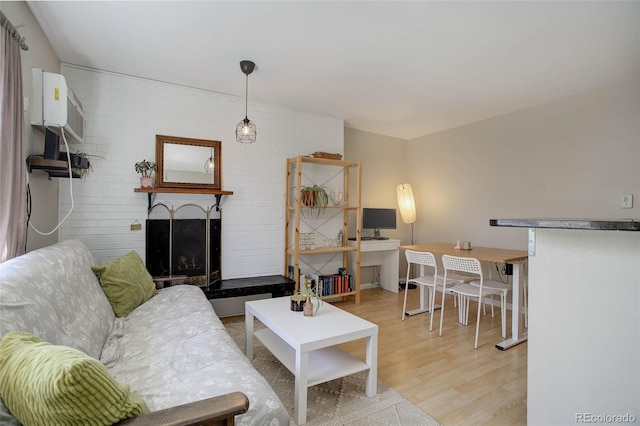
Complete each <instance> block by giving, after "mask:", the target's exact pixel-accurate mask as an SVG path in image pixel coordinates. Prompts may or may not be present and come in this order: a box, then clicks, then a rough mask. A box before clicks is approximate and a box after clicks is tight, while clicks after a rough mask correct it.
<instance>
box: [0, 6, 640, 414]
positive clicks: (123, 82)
mask: <svg viewBox="0 0 640 426" xmlns="http://www.w3.org/2000/svg"><path fill="white" fill-rule="evenodd" d="M596 3H598V2H596ZM614 3H615V2H614ZM33 6H35V7H37V4H35V5H33ZM636 6H637V5H636ZM624 7H631V13H632V14H633V13H635V17H636V21H635V22H636V23H637V13H638V9H637V7H635V6H633V3H631V4H627V6H624ZM1 8H2V11H3V13H4V14H5V15H6V16H7V17H8V18H9V19H10V20H11V21H12V22H13V23H14V24H16V25H17V24H20V23H23V24H24V26H23V27H21V28H20V29H19V31H20V33H21V34H22V35H23V36H25V37H26V39H27V43H28V44H29V51H27V52H25V53H24V54H23V55H22V67H23V80H24V87H25V96H28V95H27V93H28V88H29V87H30V83H31V82H30V78H31V77H30V76H31V73H30V70H31V68H34V67H36V68H42V69H45V70H46V71H50V72H60V73H62V74H63V75H65V77H66V78H67V81H68V83H69V85H70V86H71V87H72V88H73V90H74V92H75V93H76V94H77V95H78V96H79V97H80V98H81V100H82V102H83V105H84V107H85V111H86V113H87V117H86V135H87V141H86V142H85V144H84V145H83V147H82V149H83V150H84V151H85V152H87V153H88V154H93V155H96V156H99V157H100V158H96V159H95V160H94V161H92V167H93V172H92V173H91V174H90V175H89V176H88V177H87V178H86V179H85V180H74V181H73V190H72V192H73V203H74V204H75V207H74V209H73V212H72V213H71V216H70V217H69V219H68V220H67V221H65V222H64V223H63V224H62V225H61V227H60V229H59V231H58V232H57V233H56V232H54V233H52V234H51V235H48V236H42V235H39V234H37V233H35V232H33V231H32V230H31V229H30V230H29V233H28V240H27V249H28V251H31V250H34V249H37V248H40V247H45V246H48V245H51V244H53V243H55V242H57V241H59V240H67V239H76V238H77V239H80V240H82V241H84V242H85V243H86V244H87V245H88V246H89V247H90V248H91V250H92V252H93V254H94V256H95V257H96V259H97V260H98V262H105V261H108V260H110V259H113V258H114V257H117V256H120V255H122V254H124V253H126V252H128V251H129V250H132V249H135V250H137V251H138V252H139V253H141V254H143V253H144V251H145V239H144V232H138V231H132V230H131V227H130V225H131V224H132V223H134V222H135V221H138V222H139V223H144V220H145V219H146V215H147V198H146V196H145V195H144V194H137V193H134V192H133V190H134V188H135V187H137V186H138V182H137V175H136V173H135V170H134V163H136V162H137V161H140V160H142V159H143V158H146V159H153V158H154V156H155V135H157V134H166V135H174V136H181V137H193V138H201V139H214V140H220V141H222V170H223V178H222V188H223V189H225V190H229V191H233V195H229V196H224V197H223V198H222V202H221V206H222V211H223V228H222V246H223V257H222V271H223V278H227V279H228V278H239V277H252V276H261V275H271V274H281V273H282V272H283V271H282V264H283V262H282V253H283V252H284V241H283V232H282V231H283V229H284V216H285V215H284V212H283V209H284V204H285V202H284V197H285V191H286V188H285V171H286V170H285V161H286V159H287V158H290V157H294V156H297V155H308V154H309V153H312V152H315V151H325V152H335V153H341V154H343V155H344V158H345V159H347V160H353V161H360V162H362V164H363V185H362V200H363V203H362V204H363V206H365V207H385V208H396V207H397V202H396V198H395V188H396V186H397V185H398V184H399V183H401V182H409V183H411V184H412V186H413V191H414V195H415V198H416V205H417V210H418V220H417V221H416V223H414V226H413V230H414V235H413V239H414V240H415V241H416V242H436V241H440V242H451V243H452V244H455V241H456V240H457V239H463V240H469V241H472V242H473V244H475V245H478V246H488V247H502V248H510V249H521V250H524V249H526V248H527V238H528V237H527V230H526V229H521V228H496V227H490V226H489V220H490V219H494V218H507V217H524V218H527V217H554V218H560V217H591V218H614V219H626V218H632V217H636V218H637V217H638V207H637V204H636V205H634V206H633V208H631V209H621V208H620V197H621V196H622V195H624V194H633V195H634V196H635V197H636V198H637V197H639V196H640V187H639V185H640V167H638V164H639V162H640V144H639V143H638V140H639V135H640V130H639V127H638V126H639V124H638V121H639V120H638V116H639V114H640V101H639V99H640V92H639V85H638V68H637V65H638V44H639V41H638V38H637V34H636V37H635V40H633V41H632V43H631V45H632V47H633V49H632V50H630V51H628V52H627V51H623V55H628V59H629V62H628V63H629V64H630V66H629V69H625V70H622V71H623V72H621V73H620V74H615V76H616V77H619V75H622V74H624V75H626V76H627V77H626V78H615V79H613V78H612V79H611V80H610V81H608V82H607V84H603V85H601V86H598V87H593V88H591V89H589V90H586V91H579V90H578V91H576V92H575V93H572V94H571V95H569V96H562V97H557V98H554V97H553V96H552V97H551V98H550V99H552V100H550V101H549V102H545V103H543V104H538V105H529V106H528V107H527V108H523V109H518V110H513V111H511V112H509V113H505V114H498V115H495V116H488V117H486V118H483V119H479V120H472V121H470V122H468V123H465V124H461V125H459V126H455V127H452V128H445V129H442V130H439V131H435V132H432V133H429V134H421V135H416V136H414V137H410V138H405V137H396V136H388V135H385V134H380V133H376V132H373V131H367V130H362V129H358V128H353V127H349V126H348V125H345V119H344V118H343V117H340V116H338V115H333V112H332V111H327V112H325V113H317V112H310V111H306V110H299V109H295V108H291V107H288V106H285V105H277V104H272V103H269V102H261V101H255V100H253V99H252V98H251V95H249V107H248V110H249V116H250V117H251V119H252V120H253V121H255V122H256V123H257V125H258V131H259V133H258V141H257V142H256V143H255V144H252V145H241V144H237V143H236V142H235V141H234V139H235V135H234V134H233V129H234V127H235V124H236V122H237V121H238V120H240V119H241V118H242V115H243V114H244V107H245V98H244V76H243V75H242V74H241V72H240V70H239V69H237V63H234V64H231V65H232V66H233V67H234V68H236V69H237V73H238V76H237V77H238V83H239V87H240V91H239V92H238V93H237V94H235V95H228V94H225V93H235V92H233V91H232V90H229V91H228V92H224V93H216V92H211V91H207V90H201V89H197V88H193V87H186V86H184V85H177V84H172V83H169V82H163V81H157V80H155V79H152V78H141V77H139V76H136V73H135V72H134V71H133V70H132V71H131V72H130V74H129V75H125V74H122V73H114V72H110V71H108V70H102V69H94V68H91V67H87V66H79V65H73V64H67V63H61V62H60V59H59V58H58V56H57V53H56V51H55V50H54V48H53V47H52V45H51V43H50V41H49V40H48V39H47V37H46V36H45V34H44V32H43V31H42V29H41V27H40V24H39V23H38V21H36V19H35V18H34V16H33V14H32V12H31V10H30V5H29V4H28V3H25V2H3V3H2V6H1ZM626 23H627V21H622V22H621V25H620V27H621V28H623V27H624V25H623V24H626ZM621 31H623V30H622V29H621ZM579 47H584V46H579ZM599 52H600V51H599ZM600 53H602V52H600ZM200 54H202V53H200ZM249 54H250V52H247V55H249ZM514 55H515V56H516V57H518V55H517V54H516V53H514ZM241 59H245V58H244V57H243V58H241ZM608 60H610V58H608V57H604V56H603V57H602V61H608ZM256 62H257V64H258V69H257V71H256V72H255V73H254V74H252V75H251V76H250V77H249V88H250V90H251V89H252V88H254V87H256V86H258V85H260V84H261V79H260V66H261V63H260V62H259V61H258V60H257V59H256ZM496 66H499V65H498V62H496ZM465 71H468V72H469V73H470V75H473V74H474V72H480V70H478V71H474V70H465ZM271 72H273V71H271ZM612 76H613V74H612ZM580 77H581V76H579V75H576V76H575V79H576V80H579V79H580ZM211 78H212V79H214V78H215V76H212V77H211ZM524 84H529V82H525V83H524ZM531 84H533V83H531ZM486 90H488V91H490V92H491V93H493V94H494V95H495V96H500V95H501V92H502V91H504V90H505V88H502V87H496V88H493V89H492V88H488V89H486ZM541 90H542V89H541ZM249 93H251V91H250V92H249ZM463 107H464V105H461V106H460V108H463ZM26 139H27V152H28V154H38V153H42V151H43V135H42V133H40V132H38V131H36V130H33V129H32V128H31V126H27V129H26ZM72 149H73V147H72ZM29 181H30V188H31V196H32V203H33V204H32V205H33V211H32V216H31V220H32V223H33V224H34V225H35V226H37V227H38V228H39V229H40V230H44V231H47V230H51V229H53V228H54V227H55V226H56V225H57V223H58V221H59V220H60V219H61V218H62V217H64V216H65V215H66V213H67V212H68V211H69V210H70V209H71V204H72V201H71V197H70V190H69V183H70V182H68V181H66V180H60V181H56V180H53V181H50V180H48V179H47V177H46V175H44V174H42V173H38V172H34V173H31V174H30V176H29ZM156 201H162V202H165V203H167V204H169V205H180V204H183V203H192V202H193V203H199V204H203V205H210V204H211V203H212V201H211V199H210V198H209V197H206V196H184V195H165V194H162V195H160V194H159V195H158V196H157V198H156ZM3 207H4V206H3ZM409 231H410V228H409V226H408V225H406V224H403V223H402V222H400V221H399V223H398V229H396V230H395V231H391V230H389V231H385V236H388V237H392V238H398V239H400V240H401V241H402V244H408V243H409ZM405 266H406V264H404V263H402V262H401V266H400V271H401V274H402V273H403V272H404V267H405ZM399 278H402V277H399ZM636 357H637V354H636ZM588 408H589V407H586V408H585V409H588Z"/></svg>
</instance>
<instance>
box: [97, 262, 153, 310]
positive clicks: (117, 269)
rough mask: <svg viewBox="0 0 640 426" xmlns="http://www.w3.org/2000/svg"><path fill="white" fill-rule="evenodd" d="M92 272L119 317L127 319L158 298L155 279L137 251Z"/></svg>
mask: <svg viewBox="0 0 640 426" xmlns="http://www.w3.org/2000/svg"><path fill="white" fill-rule="evenodd" d="M91 269H92V270H93V272H94V273H95V274H96V275H97V276H98V279H99V280H100V286H101V287H102V290H104V293H105V294H106V295H107V298H109V302H111V307H112V308H113V312H114V313H115V314H116V316H117V317H126V316H127V315H129V313H130V312H131V311H133V310H134V309H135V308H137V307H138V306H140V305H142V304H143V303H144V302H146V301H147V300H149V299H151V298H152V297H153V296H155V295H156V294H158V291H157V290H156V285H155V283H154V282H153V278H152V277H151V275H150V274H149V272H148V271H147V268H146V267H145V266H144V262H142V259H140V256H138V253H136V252H135V251H130V252H129V253H127V254H125V255H124V256H122V257H119V258H117V259H113V260H112V261H111V262H107V263H105V264H104V265H100V266H92V267H91Z"/></svg>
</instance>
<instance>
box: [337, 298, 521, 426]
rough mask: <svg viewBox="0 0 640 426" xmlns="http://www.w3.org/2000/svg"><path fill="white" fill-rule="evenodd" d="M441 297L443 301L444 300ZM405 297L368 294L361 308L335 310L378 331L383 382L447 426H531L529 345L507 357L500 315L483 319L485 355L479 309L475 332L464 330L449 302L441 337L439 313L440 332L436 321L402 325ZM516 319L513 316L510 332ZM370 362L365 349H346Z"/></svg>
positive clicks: (424, 317) (413, 304)
mask: <svg viewBox="0 0 640 426" xmlns="http://www.w3.org/2000/svg"><path fill="white" fill-rule="evenodd" d="M418 296H419V290H417V289H414V290H409V294H408V299H407V309H408V310H411V309H415V308H417V307H418V305H419V302H418ZM438 296H440V293H438ZM403 298H404V292H403V291H400V292H399V293H398V294H395V293H391V292H388V291H384V290H380V289H370V290H365V291H363V292H362V293H361V303H360V306H357V307H356V306H355V304H354V303H353V302H352V301H345V302H337V303H335V305H336V306H339V307H340V308H342V309H344V310H346V311H349V312H351V313H353V314H356V315H358V316H360V317H362V318H365V319H367V320H369V321H371V322H374V323H376V324H378V327H379V336H378V378H379V379H380V380H382V381H383V382H385V383H386V384H388V385H389V386H391V387H392V388H394V389H395V390H397V391H398V392H400V393H401V394H402V395H404V397H405V398H407V399H409V400H410V401H411V402H413V403H414V404H416V405H417V406H419V407H420V408H421V409H422V410H424V411H425V412H427V413H429V414H430V415H431V416H432V417H434V418H435V419H436V420H438V421H439V422H440V423H442V424H443V425H445V426H447V425H525V424H526V421H527V343H522V344H520V345H518V346H515V347H513V348H511V349H509V350H507V351H500V350H498V349H496V348H495V344H496V343H498V342H500V341H502V340H503V339H502V336H501V323H500V312H499V309H496V317H495V318H494V319H492V318H491V314H490V312H489V311H487V316H483V317H481V319H480V336H479V341H478V349H476V350H474V349H473V343H474V338H475V324H476V322H475V319H476V316H475V315H476V313H477V311H476V310H475V309H476V308H475V303H472V304H471V309H470V312H469V318H470V320H469V326H467V327H464V326H461V325H459V324H458V314H457V309H455V308H453V299H452V298H451V297H448V298H447V300H446V306H445V316H444V327H443V331H442V337H439V336H438V327H439V326H440V311H439V310H438V311H436V316H435V317H434V321H433V322H434V324H433V331H432V332H429V314H420V315H416V316H412V317H407V318H405V320H404V321H402V320H401V317H402V302H403ZM510 313H511V311H507V321H508V322H507V325H508V328H509V326H510V321H511V316H510ZM343 347H344V348H345V349H346V350H348V351H349V352H350V353H352V354H354V355H356V356H358V357H360V358H362V359H364V345H363V344H362V342H356V343H350V344H348V345H344V346H343Z"/></svg>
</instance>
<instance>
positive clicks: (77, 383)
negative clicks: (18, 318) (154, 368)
mask: <svg viewBox="0 0 640 426" xmlns="http://www.w3.org/2000/svg"><path fill="white" fill-rule="evenodd" d="M0 396H2V399H3V400H4V402H5V404H6V406H7V408H8V409H9V411H11V414H13V416H14V417H15V418H16V419H18V421H19V422H20V423H22V424H23V425H25V426H28V425H110V424H113V423H116V422H119V421H120V420H124V419H127V418H129V417H135V416H139V415H140V414H143V413H146V412H148V411H149V408H148V407H147V404H145V402H144V401H143V400H142V398H140V397H139V396H138V395H137V394H136V393H134V392H130V390H129V385H125V384H122V383H119V382H117V381H116V380H114V378H113V377H112V376H111V374H110V373H109V371H108V370H107V368H106V367H105V366H104V365H103V364H102V363H101V362H100V361H98V360H96V359H94V358H91V357H90V356H88V355H85V354H84V353H82V352H80V351H79V350H77V349H73V348H69V347H66V346H57V345H52V344H51V343H48V342H44V341H42V339H40V338H39V337H36V336H34V335H33V334H30V333H26V332H22V331H12V332H9V333H7V334H5V335H4V337H3V338H2V340H0Z"/></svg>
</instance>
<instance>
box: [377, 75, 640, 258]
mask: <svg viewBox="0 0 640 426" xmlns="http://www.w3.org/2000/svg"><path fill="white" fill-rule="evenodd" d="M639 117H640V84H639V82H638V81H635V82H633V83H631V82H628V83H625V84H619V85H616V86H612V87H608V88H603V89H601V90H596V91H592V92H589V93H585V94H582V95H579V96H574V97H571V98H568V99H564V100H559V101H556V102H553V103H549V104H546V105H542V106H539V107H535V108H530V109H527V110H524V111H520V112H516V113H512V114H508V115H504V116H501V117H497V118H494V119H490V120H486V121H482V122H478V123H474V124H469V125H467V126H463V127H459V128H456V129H452V130H448V131H444V132H440V133H437V134H433V135H428V136H424V137H421V138H418V139H414V140H411V141H409V143H408V150H407V163H408V165H409V167H408V169H409V177H408V179H409V181H410V182H411V183H412V184H413V186H414V194H415V197H416V204H417V208H418V221H417V222H416V241H419V242H420V241H451V242H454V241H455V240H456V238H461V239H463V240H470V241H472V243H474V244H476V245H486V246H498V247H505V248H517V249H526V240H527V236H526V229H520V228H514V229H508V228H495V227H490V226H489V219H492V218H528V217H542V218H545V217H554V218H558V217H573V218H583V217H586V218H631V217H635V218H636V219H638V217H639V216H640V215H639V214H638V212H639V211H640V208H639V207H638V206H639V203H640V120H639V119H638V118H639ZM368 155H371V154H368ZM622 194H632V195H634V197H635V200H634V201H635V202H634V207H633V208H632V209H622V208H621V207H620V202H621V195H622Z"/></svg>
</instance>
